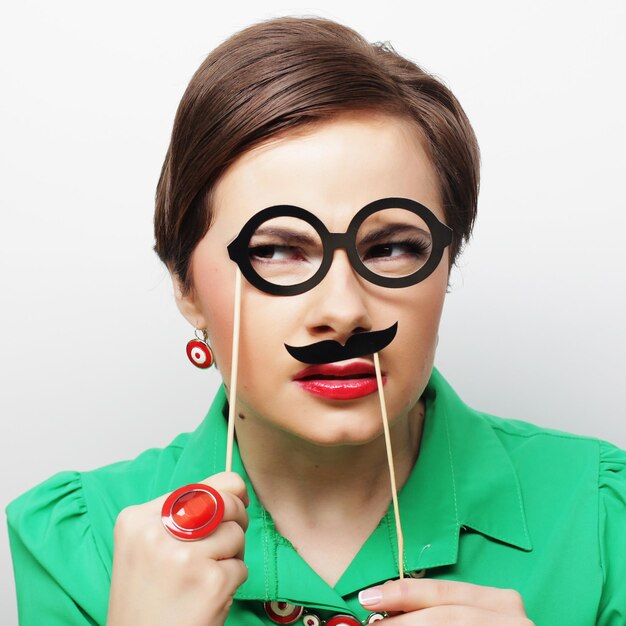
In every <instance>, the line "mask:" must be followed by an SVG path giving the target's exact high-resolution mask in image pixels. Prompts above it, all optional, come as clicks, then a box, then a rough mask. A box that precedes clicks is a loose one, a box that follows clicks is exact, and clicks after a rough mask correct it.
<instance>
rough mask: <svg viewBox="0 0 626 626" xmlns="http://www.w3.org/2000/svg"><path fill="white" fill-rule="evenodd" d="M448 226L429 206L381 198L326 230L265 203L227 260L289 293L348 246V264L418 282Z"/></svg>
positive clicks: (378, 277) (395, 281)
mask: <svg viewBox="0 0 626 626" xmlns="http://www.w3.org/2000/svg"><path fill="white" fill-rule="evenodd" d="M451 233H452V231H451V230H450V229H449V228H448V227H447V226H446V225H445V224H442V223H441V222H439V220H438V219H437V218H436V216H435V215H434V214H433V213H432V212H431V211H430V210H429V209H427V208H426V207H424V206H423V205H421V204H419V203H418V202H416V201H414V200H409V199H407V198H384V199H382V200H377V201H375V202H372V203H370V204H368V205H367V206H365V207H363V208H362V209H361V210H360V211H359V212H358V213H357V214H356V215H355V216H354V218H353V219H352V221H351V223H350V226H349V227H348V230H347V231H346V232H345V233H331V232H329V231H328V229H327V228H326V226H325V225H324V224H323V222H321V221H320V220H319V219H318V218H317V217H316V216H315V215H313V214H312V213H310V212H309V211H306V210H305V209H302V208H300V207H295V206H291V205H279V206H275V207H270V208H268V209H264V210H263V211H260V212H259V213H257V214H256V215H255V216H253V218H251V219H250V220H249V221H248V223H247V224H246V225H245V226H244V228H243V229H242V231H241V233H240V234H239V236H238V237H237V238H236V239H235V240H234V241H233V242H232V243H231V244H230V245H229V246H228V251H229V254H230V257H231V259H233V260H234V261H235V262H237V263H238V264H239V267H240V269H241V271H242V273H243V274H244V275H245V276H246V278H247V279H248V280H249V281H250V282H251V283H252V284H253V285H255V286H256V287H258V288H259V289H261V290H262V291H266V292H268V293H274V294H282V295H291V294H295V293H302V292H303V291H306V290H307V289H311V288H312V287H314V286H315V285H316V284H317V283H318V282H319V281H321V280H322V279H323V277H324V276H325V274H326V272H327V271H328V269H329V268H330V265H331V263H332V259H333V254H334V251H335V249H337V248H343V249H345V250H346V252H347V254H348V257H349V259H350V262H351V264H352V266H353V268H354V269H355V270H356V271H357V273H359V274H360V275H361V276H362V277H364V278H366V279H367V280H369V281H371V282H373V283H375V284H379V285H383V286H388V287H402V286H407V285H409V284H415V283H416V282H419V281H420V280H423V279H424V278H425V277H426V276H427V275H428V274H430V273H431V272H432V271H433V270H434V269H435V267H436V266H437V264H438V263H439V260H440V259H441V256H442V253H443V249H444V248H445V247H446V246H447V245H448V244H449V243H450V240H451Z"/></svg>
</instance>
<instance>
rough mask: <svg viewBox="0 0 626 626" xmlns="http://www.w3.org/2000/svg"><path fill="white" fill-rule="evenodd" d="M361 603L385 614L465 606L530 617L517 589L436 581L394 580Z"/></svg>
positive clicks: (366, 592) (367, 591)
mask: <svg viewBox="0 0 626 626" xmlns="http://www.w3.org/2000/svg"><path fill="white" fill-rule="evenodd" d="M359 601H360V602H361V604H362V605H363V606H364V607H365V608H367V609H376V610H385V611H416V610H419V609H426V608H429V607H436V606H448V605H463V606H468V607H476V608H482V609H485V610H490V611H495V612H499V613H503V614H506V615H526V613H525V611H524V603H523V601H522V597H521V596H520V594H519V593H518V592H517V591H514V590H513V589H499V588H497V587H484V586H482V585H473V584H471V583H465V582H458V581H453V580H436V579H432V578H422V579H419V580H415V579H404V580H390V581H388V582H386V583H385V584H384V585H381V586H378V587H372V588H370V589H365V590H363V591H362V592H361V593H360V594H359Z"/></svg>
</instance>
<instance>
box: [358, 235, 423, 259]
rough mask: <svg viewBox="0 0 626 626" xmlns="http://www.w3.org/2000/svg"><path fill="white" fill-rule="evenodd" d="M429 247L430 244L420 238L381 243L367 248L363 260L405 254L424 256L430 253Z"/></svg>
mask: <svg viewBox="0 0 626 626" xmlns="http://www.w3.org/2000/svg"><path fill="white" fill-rule="evenodd" d="M429 249H430V246H429V244H428V243H426V242H425V241H421V240H419V239H411V240H405V241H393V242H385V243H379V244H376V245H373V246H370V247H369V248H367V250H366V251H365V254H364V255H363V261H366V260H369V259H382V258H397V257H404V256H419V257H422V256H425V255H427V254H428V252H429Z"/></svg>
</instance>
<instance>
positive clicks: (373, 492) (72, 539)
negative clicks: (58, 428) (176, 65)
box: [8, 18, 626, 626]
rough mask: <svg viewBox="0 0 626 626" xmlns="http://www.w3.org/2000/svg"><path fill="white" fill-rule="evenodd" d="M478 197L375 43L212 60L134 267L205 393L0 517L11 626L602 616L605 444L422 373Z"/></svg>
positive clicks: (429, 109) (616, 543) (623, 514)
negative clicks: (170, 429)
mask: <svg viewBox="0 0 626 626" xmlns="http://www.w3.org/2000/svg"><path fill="white" fill-rule="evenodd" d="M478 182H479V155H478V148H477V144H476V141H475V137H474V134H473V132H472V129H471V126H470V124H469V122H468V120H467V118H466V116H465V114H464V113H463V111H462V109H461V107H460V105H459V104H458V102H457V100H456V99H455V97H454V96H453V95H452V94H451V93H450V91H449V90H448V89H447V88H446V87H445V86H444V85H442V84H441V83H440V82H438V81H437V80H436V79H435V78H433V77H432V76H430V75H428V74H426V73H425V72H423V71H422V70H421V69H420V68H418V67H417V66H415V65H414V64H413V63H411V62H410V61H408V60H406V59H404V58H402V57H400V56H399V55H397V54H396V53H395V52H394V51H393V50H391V49H390V48H388V47H385V46H381V45H370V44H368V43H367V42H365V41H364V40H363V39H362V38H361V37H360V36H359V35H357V34H356V33H355V32H353V31H351V30H350V29H348V28H346V27H343V26H340V25H338V24H335V23H333V22H330V21H327V20H322V19H315V18H310V19H298V18H281V19H276V20H271V21H268V22H264V23H261V24H258V25H255V26H252V27H250V28H247V29H245V30H244V31H242V32H240V33H238V34H236V35H235V36H233V37H232V38H231V39H229V40H228V41H226V42H225V43H224V44H223V45H221V46H220V47H218V48H217V49H216V50H215V51H214V52H213V53H212V54H210V55H209V57H208V58H207V59H206V60H205V62H204V63H203V64H202V66H201V67H200V68H199V70H198V71H197V72H196V74H195V76H194V77H193V78H192V80H191V83H190V85H189V87H188V89H187V91H186V93H185V95H184V96H183V99H182V101H181V104H180V107H179V110H178V113H177V116H176V120H175V124H174V130H173V135H172V141H171V145H170V148H169V151H168V153H167V156H166V160H165V163H164V166H163V171H162V175H161V179H160V181H159V186H158V190H157V206H156V215H155V227H156V246H155V249H156V251H157V253H158V254H159V256H160V258H161V259H162V260H163V261H164V262H165V263H166V265H167V267H168V268H169V270H170V272H171V275H172V279H173V282H174V286H175V292H176V298H177V304H178V306H179V308H180V310H181V312H182V314H183V315H184V316H185V317H186V318H187V320H188V321H189V322H190V324H191V325H192V326H193V328H194V329H195V334H196V339H194V340H192V342H190V344H189V345H188V346H187V352H188V355H189V357H190V360H191V361H192V363H194V364H195V365H198V366H207V365H209V364H210V363H211V361H212V360H213V359H214V360H215V363H216V365H217V366H218V367H219V369H220V372H221V374H222V376H223V379H224V387H223V389H222V390H220V392H219V393H218V395H217V397H216V398H215V399H214V401H213V404H212V407H211V409H210V411H209V413H208V415H207V417H206V419H205V421H204V422H203V423H202V424H201V425H200V426H199V427H198V429H197V430H196V431H195V432H194V433H191V434H182V435H180V436H179V437H177V438H176V439H175V440H174V441H173V442H172V443H171V444H170V445H169V446H167V447H166V448H164V449H161V450H148V451H146V452H145V453H144V454H142V455H140V456H139V457H138V458H136V459H135V460H133V461H128V462H123V463H117V464H115V465H111V466H108V467H104V468H100V469H98V470H94V471H91V472H82V473H78V472H64V473H61V474H58V475H56V476H53V477H52V478H50V479H49V480H48V481H46V482H45V483H43V484H42V485H39V486H38V487H35V488H34V489H33V490H31V491H29V492H28V493H26V494H24V495H23V496H21V497H20V498H18V499H17V500H16V501H14V502H13V503H12V504H11V505H10V506H9V509H8V516H9V528H10V536H11V545H12V550H13V556H14V564H15V573H16V584H17V590H18V600H19V612H20V623H21V624H26V625H28V624H47V625H55V624H59V625H60V624H64V625H67V624H77V625H78V624H80V625H83V624H108V625H109V626H123V625H126V624H133V625H134V626H136V625H138V624H146V625H148V624H149V625H150V626H155V625H158V624H167V625H171V624H176V625H207V626H208V625H211V626H213V625H219V624H224V623H226V624H276V623H278V624H288V623H297V624H307V625H309V626H315V625H317V624H324V623H325V624H327V625H329V626H337V625H339V624H344V625H345V624H348V625H350V624H365V623H373V622H374V621H379V620H385V621H387V622H388V623H389V624H390V625H392V624H398V625H400V624H407V625H408V624H411V625H416V626H417V625H429V626H435V625H439V624H446V625H447V626H452V625H454V624H458V625H461V624H463V625H468V624H472V625H476V626H478V625H481V626H487V625H489V624H493V625H496V624H497V625H499V626H503V625H510V626H514V625H515V626H522V625H526V626H527V625H528V624H537V625H538V626H540V625H545V626H549V625H550V626H554V625H555V624H568V626H583V625H585V626H588V625H590V624H597V625H602V626H617V625H623V624H626V587H625V586H624V585H623V580H624V577H625V576H626V557H625V556H624V554H626V550H625V543H626V533H624V528H625V525H626V453H624V452H623V451H621V450H618V449H617V448H615V447H613V446H611V445H610V444H607V443H604V442H601V441H597V440H593V439H587V438H582V437H576V436H571V435H566V434H563V433H556V432H552V431H547V430H544V429H541V428H538V427H535V426H532V425H529V424H526V423H522V422H513V421H510V420H503V419H501V418H497V417H493V416H491V415H487V414H485V413H481V412H478V411H475V410H473V409H471V408H469V407H468V406H466V405H465V404H464V403H463V402H462V401H461V400H460V398H459V397H458V396H457V395H456V394H455V392H454V391H453V389H452V388H451V387H450V386H449V385H448V383H447V382H446V381H445V379H444V378H443V376H442V375H441V374H440V373H439V372H438V371H437V370H436V369H435V368H434V367H433V363H434V357H435V350H436V346H437V333H438V327H439V321H440V317H441V312H442V308H443V304H444V300H445V294H446V290H447V286H448V277H449V272H450V268H451V266H452V265H453V264H454V262H455V260H456V258H457V256H458V254H459V251H460V249H461V247H462V244H463V242H464V241H465V240H466V239H467V238H468V236H469V234H470V232H471V229H472V224H473V221H474V216H475V212H476V204H477V195H478ZM229 426H231V428H232V429H234V436H235V440H236V441H235V444H234V447H231V445H230V444H231V440H232V436H233V431H232V430H229ZM225 469H226V470H228V471H224V470H225ZM231 470H232V471H231ZM204 486H208V487H209V488H208V489H206V491H203V489H204ZM396 493H398V502H396ZM207 529H208V530H210V531H211V532H209V533H205V532H204V531H205V530H207Z"/></svg>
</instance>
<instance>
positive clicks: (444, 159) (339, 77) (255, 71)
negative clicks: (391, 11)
mask: <svg viewBox="0 0 626 626" xmlns="http://www.w3.org/2000/svg"><path fill="white" fill-rule="evenodd" d="M368 110H371V111H375V112H380V113H388V114H391V115H397V116H401V117H404V118H409V119H411V120H413V121H414V123H415V124H416V126H417V127H418V128H419V129H420V131H421V133H422V136H423V138H424V140H425V143H426V146H425V147H426V149H427V150H428V152H429V156H430V158H431V161H432V163H433V166H434V168H435V170H436V171H437V173H438V176H439V184H440V193H441V198H442V202H443V209H444V213H445V219H446V223H447V224H448V225H449V226H450V227H451V228H452V229H453V231H454V235H453V239H452V243H451V246H450V263H451V265H452V264H453V263H454V262H455V261H456V259H457V257H458V255H459V252H460V251H461V249H462V245H463V243H464V242H465V241H467V239H468V238H469V236H470V234H471V231H472V227H473V224H474V220H475V217H476V208H477V202H478V189H479V176H480V174H479V171H480V155H479V149H478V143H477V141H476V137H475V135H474V132H473V130H472V127H471V125H470V123H469V120H468V119H467V117H466V115H465V113H464V111H463V109H462V108H461V105H460V104H459V102H458V101H457V99H456V98H455V96H454V95H453V94H452V93H451V91H450V90H449V89H448V88H447V87H446V86H445V85H444V84H443V83H442V82H441V81H439V80H438V79H436V78H435V77H434V76H432V75H430V74H428V73H427V72H425V71H424V70H422V69H421V68H420V67H418V66H417V65H416V64H415V63H413V62H411V61H410V60H408V59H406V58H404V57H402V56H400V55H399V54H397V53H396V52H395V51H394V50H393V49H392V48H391V46H390V45H389V44H383V43H374V44H370V43H368V42H367V41H366V40H365V39H364V38H363V37H361V36H360V35H359V34H358V33H357V32H355V31H354V30H352V29H350V28H348V27H346V26H343V25H341V24H338V23H336V22H333V21H331V20H327V19H324V18H320V17H304V18H300V17H280V18H275V19H271V20H267V21H264V22H260V23H257V24H254V25H252V26H249V27H248V28H245V29H244V30H242V31H240V32H238V33H236V34H234V35H233V36H232V37H230V38H229V39H227V40H226V41H225V42H224V43H222V44H221V45H220V46H218V47H217V48H216V49H215V50H213V52H211V53H210V54H209V55H208V56H207V58H206V59H205V60H204V62H203V63H202V65H201V66H200V67H199V68H198V70H197V71H196V73H195V74H194V76H193V77H192V79H191V81H190V83H189V86H188V87H187V89H186V91H185V93H184V95H183V97H182V100H181V102H180V105H179V107H178V111H177V113H176V118H175V120H174V128H173V131H172V137H171V142H170V146H169V148H168V151H167V154H166V157H165V162H164V163H163V168H162V170H161V176H160V178H159V182H158V185H157V191H156V210H155V216H154V226H155V238H156V244H155V246H154V249H155V251H156V252H157V254H158V255H159V257H160V259H161V260H162V261H163V262H164V263H165V264H166V265H167V266H168V268H169V269H170V271H172V272H173V273H174V274H175V275H176V276H177V277H178V278H179V280H180V282H181V284H182V288H183V291H184V292H188V291H189V290H190V289H191V288H192V279H191V271H190V260H191V254H192V252H193V250H194V248H195V247H196V245H197V244H198V242H199V241H200V240H201V239H202V238H203V237H204V235H205V234H206V232H207V230H208V229H209V227H210V225H211V220H212V206H211V204H212V190H213V188H214V186H215V184H216V182H217V181H218V179H219V178H220V176H221V174H223V173H224V171H225V170H226V168H227V167H228V166H229V165H230V164H231V163H233V162H234V161H235V159H236V158H237V157H238V156H240V155H241V154H243V153H244V152H246V151H247V150H249V149H250V148H252V147H254V146H256V145H258V144H260V143H262V142H264V141H267V140H268V139H270V138H273V137H276V136H277V135H279V134H282V133H285V132H287V131H289V130H290V129H296V128H298V127H302V126H303V125H306V124H311V123H319V122H323V121H325V120H330V119H331V118H333V117H334V116H336V115H338V114H340V113H346V112H350V111H355V112H356V111H368Z"/></svg>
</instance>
